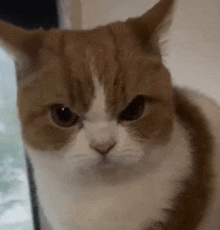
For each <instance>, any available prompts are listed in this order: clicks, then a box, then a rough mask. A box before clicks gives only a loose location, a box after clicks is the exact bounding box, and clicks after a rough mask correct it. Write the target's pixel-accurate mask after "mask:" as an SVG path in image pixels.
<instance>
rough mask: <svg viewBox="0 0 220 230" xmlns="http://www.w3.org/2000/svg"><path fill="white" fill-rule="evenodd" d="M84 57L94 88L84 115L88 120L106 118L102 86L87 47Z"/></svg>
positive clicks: (93, 59)
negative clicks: (90, 101)
mask: <svg viewBox="0 0 220 230" xmlns="http://www.w3.org/2000/svg"><path fill="white" fill-rule="evenodd" d="M86 57H87V59H88V63H89V68H90V71H91V76H92V80H93V83H94V88H95V93H94V99H93V102H92V105H91V107H90V109H89V111H88V113H87V115H86V117H87V119H88V120H92V121H100V120H102V121H103V120H107V113H106V100H105V93H104V86H103V85H101V83H100V82H99V80H98V71H97V68H96V64H95V56H94V54H93V53H92V51H91V50H90V49H89V48H88V49H87V50H86Z"/></svg>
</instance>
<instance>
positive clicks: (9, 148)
mask: <svg viewBox="0 0 220 230" xmlns="http://www.w3.org/2000/svg"><path fill="white" fill-rule="evenodd" d="M0 229H4V230H12V229H13V230H32V229H33V223H32V213H31V203H30V194H29V185H28V179H27V171H26V162H25V154H24V149H23V145H22V141H21V136H20V129H19V122H18V119H17V112H16V77H15V69H14V63H13V61H12V59H11V58H10V57H9V56H8V55H7V54H6V53H5V52H4V51H3V50H2V49H0Z"/></svg>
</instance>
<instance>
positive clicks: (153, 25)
mask: <svg viewBox="0 0 220 230" xmlns="http://www.w3.org/2000/svg"><path fill="white" fill-rule="evenodd" d="M175 3H176V1H175V0H160V1H159V2H158V3H157V4H156V5H155V6H154V7H153V8H151V9H150V10H149V11H147V12H146V13H145V14H143V15H142V16H141V17H138V18H130V19H128V20H127V21H126V24H127V25H128V26H129V27H130V28H131V30H132V31H133V33H134V34H135V36H136V37H137V38H138V40H139V42H140V45H141V46H142V47H143V48H144V49H145V50H147V51H148V52H151V53H153V54H156V55H157V54H158V55H160V52H161V47H160V43H161V40H162V38H164V36H163V35H165V34H166V32H167V31H168V30H169V28H170V25H171V23H172V16H173V10H174V5H175Z"/></svg>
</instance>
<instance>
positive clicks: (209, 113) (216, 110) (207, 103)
mask: <svg viewBox="0 0 220 230" xmlns="http://www.w3.org/2000/svg"><path fill="white" fill-rule="evenodd" d="M178 92H180V93H181V94H182V95H184V96H185V97H186V98H187V99H188V100H189V101H190V102H191V103H192V104H194V105H196V106H197V107H198V108H199V109H200V112H201V113H202V114H203V115H204V117H205V119H206V121H207V125H208V128H209V130H210V132H211V135H212V137H213V138H214V142H213V143H214V148H213V155H212V160H211V162H212V170H213V173H214V179H213V188H214V189H213V190H214V192H213V195H212V200H211V203H210V205H209V207H208V209H207V211H206V216H205V218H204V220H203V222H202V223H201V224H200V226H199V227H198V230H211V229H212V230H218V229H220V106H219V105H218V104H217V103H216V102H215V101H214V100H213V99H211V98H209V97H208V96H206V95H204V94H202V93H200V92H199V91H196V90H192V89H189V88H181V89H180V88H178Z"/></svg>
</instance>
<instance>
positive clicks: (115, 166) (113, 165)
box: [93, 158, 123, 173]
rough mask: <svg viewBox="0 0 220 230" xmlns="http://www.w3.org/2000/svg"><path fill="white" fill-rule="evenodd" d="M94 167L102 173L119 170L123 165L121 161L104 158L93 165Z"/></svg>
mask: <svg viewBox="0 0 220 230" xmlns="http://www.w3.org/2000/svg"><path fill="white" fill-rule="evenodd" d="M93 168H94V169H95V170H97V171H98V172H101V173H115V172H117V171H118V170H120V169H123V166H122V164H121V163H119V162H116V161H113V160H109V159H108V158H103V159H101V160H100V161H99V162H97V163H96V164H95V165H93Z"/></svg>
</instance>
